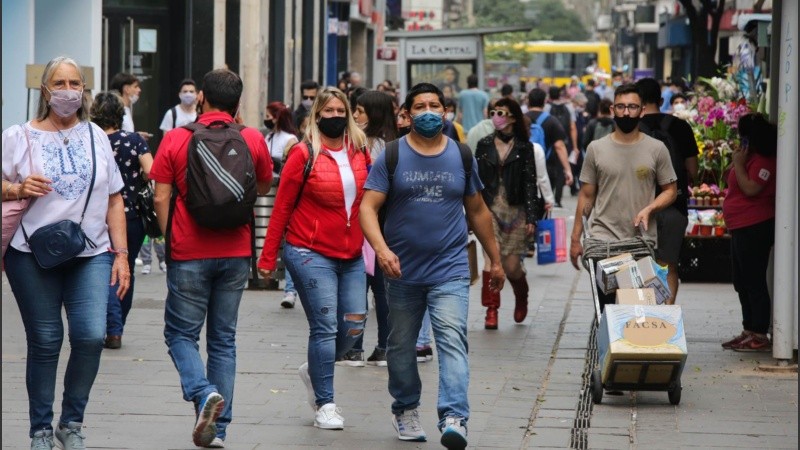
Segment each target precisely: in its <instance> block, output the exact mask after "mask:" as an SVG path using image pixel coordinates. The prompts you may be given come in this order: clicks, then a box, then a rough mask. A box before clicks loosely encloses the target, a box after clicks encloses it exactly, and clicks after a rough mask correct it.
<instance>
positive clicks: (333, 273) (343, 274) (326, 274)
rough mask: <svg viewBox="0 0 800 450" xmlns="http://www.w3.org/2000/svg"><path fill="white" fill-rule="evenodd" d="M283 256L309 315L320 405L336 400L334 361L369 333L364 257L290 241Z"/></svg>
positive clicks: (312, 362) (310, 352) (311, 360)
mask: <svg viewBox="0 0 800 450" xmlns="http://www.w3.org/2000/svg"><path fill="white" fill-rule="evenodd" d="M283 261H284V263H285V264H286V269H287V270H288V271H289V273H291V274H292V279H293V280H294V286H295V289H297V293H298V294H299V296H300V302H301V303H302V304H303V310H305V313H306V318H307V319H308V327H309V336H308V374H309V376H310V377H311V384H312V385H313V387H314V395H315V396H316V403H317V406H322V405H325V404H327V403H334V401H333V368H334V362H336V359H337V358H339V357H341V356H343V355H344V354H345V353H347V351H348V350H350V349H351V348H353V344H354V343H355V342H356V339H358V338H359V337H360V336H361V335H362V334H363V333H364V322H365V318H366V314H367V277H366V275H365V274H364V259H363V258H362V257H361V256H358V257H357V258H353V259H336V258H328V257H325V256H323V255H320V254H319V253H316V252H314V251H312V250H309V249H306V248H301V247H295V246H293V245H291V244H289V243H288V242H287V243H286V245H284V247H283Z"/></svg>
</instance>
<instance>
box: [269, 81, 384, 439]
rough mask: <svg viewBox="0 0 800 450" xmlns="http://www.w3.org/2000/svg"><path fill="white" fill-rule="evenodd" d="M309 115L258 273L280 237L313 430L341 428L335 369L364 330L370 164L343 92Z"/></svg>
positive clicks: (330, 93) (324, 97)
mask: <svg viewBox="0 0 800 450" xmlns="http://www.w3.org/2000/svg"><path fill="white" fill-rule="evenodd" d="M309 117H310V120H309V124H308V129H307V130H306V135H305V142H303V143H299V144H296V145H295V146H294V147H293V148H292V149H291V150H290V151H289V156H288V158H287V160H286V164H285V165H284V167H283V170H282V171H281V182H280V186H279V187H278V194H277V196H276V198H275V206H274V208H273V210H272V217H271V218H270V222H269V227H268V228H267V237H266V240H265V241H264V249H263V251H262V252H261V258H260V259H259V261H258V270H259V273H261V274H262V275H263V276H264V277H269V276H271V275H272V273H273V272H274V271H275V266H276V260H277V256H278V247H279V246H280V243H281V240H282V239H283V238H284V234H285V238H286V245H284V249H283V261H284V263H285V264H286V268H287V270H289V273H290V274H291V276H292V279H293V280H294V282H295V287H296V288H297V292H298V294H299V296H300V302H301V303H302V304H303V309H304V310H305V313H306V318H307V319H308V325H309V328H310V335H309V338H308V362H307V363H304V364H303V365H302V366H300V370H299V372H300V378H301V379H302V380H303V382H304V383H305V385H306V388H307V390H308V403H309V405H311V408H312V409H313V410H314V411H315V418H314V426H315V427H318V428H323V429H329V430H341V429H342V428H343V426H344V418H342V416H341V415H340V411H339V409H338V408H337V407H336V404H335V403H334V401H333V368H334V362H335V361H336V359H337V358H341V357H342V356H343V355H344V354H345V353H346V352H347V351H348V350H350V349H351V348H352V347H353V344H354V343H355V341H356V339H357V338H358V337H359V336H361V335H362V334H363V332H364V321H365V319H366V314H367V311H366V308H367V297H366V296H367V286H366V277H365V276H364V260H363V259H362V257H361V245H362V243H363V242H364V236H363V234H362V233H361V227H360V226H359V222H358V207H359V205H360V204H361V196H362V193H363V189H364V182H365V181H366V180H367V165H369V164H370V163H371V162H370V158H369V152H367V151H366V137H365V136H364V133H363V132H362V131H361V130H360V129H359V128H358V125H356V123H355V121H354V120H353V116H352V114H351V112H350V108H349V106H348V101H347V97H346V96H345V95H344V93H342V91H340V90H338V89H335V88H328V89H324V90H323V91H322V92H320V93H319V94H318V95H317V98H316V100H315V101H314V104H313V105H312V106H311V114H310V116H309ZM309 146H310V148H309ZM309 158H310V160H309ZM307 164H309V166H308V167H310V168H311V170H310V171H309V172H307V173H306V172H305V168H306V166H307Z"/></svg>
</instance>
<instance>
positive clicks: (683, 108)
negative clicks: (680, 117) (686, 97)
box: [672, 103, 686, 112]
mask: <svg viewBox="0 0 800 450" xmlns="http://www.w3.org/2000/svg"><path fill="white" fill-rule="evenodd" d="M672 110H673V111H675V112H681V111H686V104H685V103H676V104H674V105H672Z"/></svg>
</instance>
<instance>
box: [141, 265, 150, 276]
mask: <svg viewBox="0 0 800 450" xmlns="http://www.w3.org/2000/svg"><path fill="white" fill-rule="evenodd" d="M149 273H150V264H145V265H144V266H142V275H147V274H149Z"/></svg>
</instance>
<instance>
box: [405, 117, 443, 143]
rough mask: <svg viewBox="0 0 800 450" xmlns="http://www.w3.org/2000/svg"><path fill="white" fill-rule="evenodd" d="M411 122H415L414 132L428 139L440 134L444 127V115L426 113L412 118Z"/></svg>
mask: <svg viewBox="0 0 800 450" xmlns="http://www.w3.org/2000/svg"><path fill="white" fill-rule="evenodd" d="M411 120H412V121H413V122H414V131H416V132H417V133H419V134H420V135H421V136H423V137H426V138H428V139H430V138H432V137H434V136H436V135H437V134H439V132H440V131H442V127H443V126H444V121H443V119H442V114H441V113H436V112H433V111H425V112H421V113H419V114H417V115H415V116H411Z"/></svg>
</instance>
